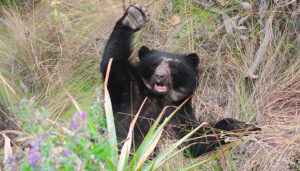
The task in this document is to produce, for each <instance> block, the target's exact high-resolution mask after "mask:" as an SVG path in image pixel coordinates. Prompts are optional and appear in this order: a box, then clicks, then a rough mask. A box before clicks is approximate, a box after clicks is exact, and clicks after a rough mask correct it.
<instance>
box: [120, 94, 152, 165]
mask: <svg viewBox="0 0 300 171" xmlns="http://www.w3.org/2000/svg"><path fill="white" fill-rule="evenodd" d="M147 99H148V98H147V97H146V98H145V100H144V101H143V103H142V105H141V107H140V109H139V111H138V112H137V114H136V115H135V116H134V118H133V120H132V122H131V123H130V127H129V131H128V135H127V138H126V142H125V143H124V145H123V148H122V150H121V154H120V157H119V163H118V169H117V170H118V171H123V170H125V168H126V166H127V163H128V157H129V153H130V148H131V143H132V138H133V136H132V135H133V128H134V125H135V123H136V120H137V118H138V116H139V115H140V113H141V110H142V108H143V107H144V105H145V103H146V101H147Z"/></svg>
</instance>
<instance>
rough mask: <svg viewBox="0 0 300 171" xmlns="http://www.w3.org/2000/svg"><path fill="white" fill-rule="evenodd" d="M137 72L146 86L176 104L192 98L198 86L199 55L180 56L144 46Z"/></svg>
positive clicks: (140, 51)
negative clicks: (189, 97)
mask: <svg viewBox="0 0 300 171" xmlns="http://www.w3.org/2000/svg"><path fill="white" fill-rule="evenodd" d="M139 59H140V61H139V62H138V64H137V70H138V73H139V74H140V76H141V78H142V80H143V82H144V84H145V86H146V87H147V88H148V89H149V90H150V92H152V93H153V94H154V95H156V96H158V97H162V98H163V99H164V100H167V101H169V102H176V101H179V100H181V99H183V98H186V97H188V96H190V95H191V94H192V93H193V91H194V89H195V88H196V86H197V74H198V73H197V69H196V67H197V65H198V63H199V58H198V56H197V54H190V55H180V54H173V53H167V52H161V51H157V50H150V49H148V48H147V47H145V46H143V47H142V48H141V49H140V50H139Z"/></svg>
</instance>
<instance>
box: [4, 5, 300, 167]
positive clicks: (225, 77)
mask: <svg viewBox="0 0 300 171" xmlns="http://www.w3.org/2000/svg"><path fill="white" fill-rule="evenodd" d="M138 2H141V3H143V2H144V1H138ZM247 2H248V1H247ZM261 2H264V1H251V2H249V5H250V6H251V8H250V9H246V8H245V7H243V6H242V5H241V4H240V3H239V1H216V2H215V1H201V2H200V1H192V0H172V1H165V0H157V1H153V2H152V3H151V4H150V6H149V11H150V13H151V21H150V23H149V24H148V25H147V26H146V28H144V29H143V30H141V31H140V32H139V33H138V34H137V37H136V40H137V44H136V45H135V51H134V53H133V60H137V58H136V56H137V52H136V49H138V47H140V46H142V45H147V46H149V47H151V48H156V49H160V50H166V51H171V52H178V53H191V52H197V53H198V54H199V56H200V60H201V63H200V65H199V70H200V71H201V75H200V78H199V88H198V90H197V91H196V92H195V96H194V98H193V106H194V109H195V113H196V115H197V116H198V118H199V120H200V121H201V122H204V121H205V122H208V123H212V122H213V121H215V120H218V119H221V118H225V117H233V118H236V119H239V120H243V121H248V122H252V123H256V124H258V125H259V126H260V127H262V128H263V131H262V132H261V134H259V135H251V136H248V137H244V138H242V139H240V141H237V142H236V143H235V144H234V146H233V148H232V150H229V151H228V152H226V153H225V154H224V155H223V156H221V157H218V159H216V160H212V161H210V162H208V163H206V164H204V165H202V166H201V167H200V168H198V169H206V170H220V169H223V170H251V169H254V170H256V169H258V170H287V169H289V168H291V169H295V168H297V167H298V168H299V163H297V161H299V150H298V149H299V103H300V101H299V99H300V95H299V90H300V87H299V85H300V52H299V49H300V47H299V46H300V44H299V35H298V34H299V32H300V24H299V23H300V21H299V18H300V17H299V11H297V9H299V5H298V4H295V2H293V1H291V3H286V2H284V1H280V2H279V1H278V2H277V1H276V2H275V1H274V2H273V1H272V3H270V4H269V5H268V6H263V5H261V4H262V3H261ZM32 7H33V8H32V9H31V10H30V11H26V12H25V11H19V10H18V9H17V10H16V9H15V8H10V7H5V8H4V7H3V8H1V17H0V32H1V34H0V103H1V105H3V106H5V107H6V109H7V111H8V112H9V114H10V115H11V116H13V117H14V119H13V120H14V121H16V120H18V119H19V118H18V117H19V116H18V115H17V113H19V111H20V110H19V108H18V106H19V104H20V103H22V102H23V101H22V100H23V99H32V101H33V103H34V104H35V105H36V106H44V107H45V108H46V109H47V111H49V116H48V117H49V118H51V119H52V120H56V119H57V121H63V120H70V119H69V118H71V115H73V114H74V113H75V112H76V108H75V107H74V105H73V104H72V102H71V100H69V95H68V93H67V92H69V94H70V95H71V96H72V97H73V98H74V100H76V101H77V102H78V104H80V106H82V108H83V110H87V109H88V106H91V105H92V104H93V102H94V101H95V99H97V98H100V97H101V96H102V94H101V91H98V89H97V88H98V87H101V79H102V78H101V77H100V74H99V72H98V71H99V61H100V59H101V53H102V50H103V47H104V45H105V42H106V40H107V39H108V36H109V34H110V32H111V30H112V27H113V25H114V24H115V22H116V20H117V19H118V18H119V17H120V16H121V15H122V12H123V11H122V4H121V3H120V2H119V1H101V2H100V1H96V0H88V1H84V0H78V1H66V0H59V1H50V0H49V1H48V0H45V1H41V2H40V3H38V4H35V5H34V6H32ZM262 9H264V10H262ZM224 13H226V14H227V15H228V17H229V20H227V21H231V22H235V23H237V24H238V23H239V22H240V23H241V24H240V25H237V26H238V27H232V32H231V31H230V29H229V28H230V24H229V25H228V22H224V18H223V16H224ZM271 15H272V16H273V20H272V30H271V33H272V34H271V39H270V42H269V43H268V45H267V48H266V51H265V53H264V56H263V58H262V62H261V63H260V65H259V67H258V68H257V70H256V72H255V74H256V75H258V78H256V79H252V78H250V79H249V78H245V75H246V73H247V70H248V68H250V66H251V65H252V64H253V61H254V60H253V57H254V56H255V54H256V52H257V50H258V49H259V47H260V46H261V44H262V42H263V39H264V36H265V29H266V27H265V24H266V21H267V19H268V18H269V17H270V16H271ZM242 19H245V21H244V22H242V21H241V20H242ZM231 26H232V25H231ZM241 26H244V27H246V28H247V29H244V30H243V29H240V28H241ZM99 100H100V101H101V98H100V99H99ZM0 113H1V112H0ZM164 138H165V140H162V141H165V142H166V143H168V142H169V143H171V142H173V140H168V136H166V135H163V136H162V138H161V139H164ZM166 143H165V144H166ZM165 144H162V145H160V149H167V148H168V147H169V146H167V147H166V146H165ZM212 153H214V152H212ZM215 153H216V154H219V151H217V152H215ZM210 155H212V156H214V154H208V155H206V156H203V157H199V158H197V159H185V158H184V157H183V155H182V154H178V155H176V156H175V157H174V158H173V159H171V160H169V161H168V162H166V163H164V168H168V169H169V170H174V169H178V168H186V167H187V166H190V165H191V164H195V163H197V162H199V161H202V160H206V159H207V157H208V156H210ZM195 169H197V167H196V168H195Z"/></svg>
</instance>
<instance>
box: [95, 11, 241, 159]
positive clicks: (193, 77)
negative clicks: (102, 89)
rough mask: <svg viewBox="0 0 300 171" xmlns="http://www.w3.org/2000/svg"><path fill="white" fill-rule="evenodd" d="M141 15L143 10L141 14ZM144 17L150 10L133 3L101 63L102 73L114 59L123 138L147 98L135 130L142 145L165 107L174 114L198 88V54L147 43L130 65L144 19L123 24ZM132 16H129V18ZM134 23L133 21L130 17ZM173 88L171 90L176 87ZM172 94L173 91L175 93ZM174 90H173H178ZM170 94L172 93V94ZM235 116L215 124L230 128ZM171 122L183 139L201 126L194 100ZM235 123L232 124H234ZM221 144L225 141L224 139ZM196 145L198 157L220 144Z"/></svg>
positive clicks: (112, 83)
mask: <svg viewBox="0 0 300 171" xmlns="http://www.w3.org/2000/svg"><path fill="white" fill-rule="evenodd" d="M139 13H140V14H139ZM129 14H130V15H131V16H134V17H139V15H141V16H143V17H144V18H145V19H144V22H145V23H146V22H147V20H148V19H147V18H146V17H147V16H148V13H147V11H145V9H141V7H140V6H136V5H134V6H130V7H129V9H127V11H126V12H125V14H124V16H123V17H122V18H121V19H120V20H119V21H117V23H116V25H115V27H114V29H113V31H112V33H111V35H110V37H109V40H108V42H107V44H106V47H105V50H104V54H103V59H102V61H101V73H102V75H103V78H104V77H105V74H106V69H107V65H108V61H109V59H110V58H113V62H112V68H111V71H110V77H109V82H108V90H109V93H110V96H111V101H112V106H113V112H114V116H115V123H116V131H117V136H118V138H119V140H124V139H125V138H126V136H127V132H128V130H129V125H130V122H131V120H132V118H133V117H132V116H133V115H134V114H136V113H137V111H138V109H139V107H140V105H141V103H142V101H143V100H144V99H145V98H146V97H148V100H147V101H146V103H145V105H144V107H143V109H142V111H141V114H140V117H139V118H138V120H137V123H136V126H135V130H134V142H135V145H136V146H139V145H140V143H141V142H142V141H143V138H144V136H145V135H146V134H147V132H148V130H149V128H150V127H151V125H152V123H153V121H154V120H155V119H156V118H157V117H158V115H159V114H160V113H161V111H162V110H163V108H164V107H166V106H171V107H169V108H168V109H167V110H166V112H165V114H164V117H166V116H168V115H169V114H171V112H172V111H173V110H174V109H175V107H174V106H178V105H180V104H181V103H182V102H183V101H184V100H185V99H186V98H188V97H189V96H191V95H192V94H193V92H194V90H195V89H196V87H197V76H198V72H197V69H196V67H197V65H198V63H199V58H198V56H197V54H195V53H193V54H189V55H184V54H174V53H168V52H162V51H158V50H150V49H149V48H147V47H145V46H143V47H141V48H140V50H139V52H138V55H139V59H140V61H139V62H137V63H134V64H131V63H130V62H129V60H128V58H129V56H130V55H131V53H132V46H131V44H132V40H133V38H134V33H135V32H136V31H137V30H140V29H141V28H142V27H143V25H144V24H145V23H141V24H140V25H137V27H136V26H134V29H133V28H131V26H130V25H128V24H124V22H123V20H124V19H125V18H126V17H128V16H129ZM131 20H132V19H131V18H126V21H127V22H128V21H129V22H130V21H131ZM132 23H135V21H132ZM172 90H173V91H172ZM171 92H172V93H173V95H172V93H171ZM174 92H175V93H174ZM168 93H169V94H168ZM240 123H243V122H238V121H236V120H234V119H224V120H221V121H219V122H218V123H217V124H215V128H218V129H224V130H231V128H233V127H234V128H240V127H238V126H239V125H242V124H240ZM169 125H172V126H173V127H172V128H173V130H174V131H175V133H176V134H177V137H178V138H181V137H183V136H184V135H186V134H187V133H189V131H190V130H192V129H193V128H195V127H196V126H198V125H199V123H198V121H197V120H196V118H195V116H194V113H193V109H192V106H191V100H189V101H188V102H187V103H186V104H185V105H184V106H183V107H182V108H181V109H180V110H179V111H178V112H177V114H176V115H175V116H174V117H173V118H172V120H171V121H170V123H169ZM231 125H234V126H231ZM205 133H210V134H211V131H208V132H207V131H205V130H204V129H202V130H199V131H198V132H197V133H196V134H194V135H193V137H192V138H196V137H199V136H203V135H204V134H205ZM221 143H224V142H223V141H222V142H221ZM187 144H193V145H192V146H191V147H190V148H189V151H190V154H191V156H193V157H197V156H199V155H201V154H203V153H205V152H207V151H209V150H212V149H213V148H214V147H215V146H217V145H218V142H217V140H216V138H215V137H213V136H211V137H208V138H201V139H196V140H193V141H190V142H188V143H187Z"/></svg>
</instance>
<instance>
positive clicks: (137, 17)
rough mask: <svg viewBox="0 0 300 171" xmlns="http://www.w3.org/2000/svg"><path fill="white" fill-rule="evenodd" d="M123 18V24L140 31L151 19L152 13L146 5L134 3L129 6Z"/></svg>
mask: <svg viewBox="0 0 300 171" xmlns="http://www.w3.org/2000/svg"><path fill="white" fill-rule="evenodd" d="M122 19H123V21H122V24H123V25H124V26H127V27H129V28H130V29H132V30H134V31H138V30H140V29H141V28H143V27H144V26H145V24H146V23H147V22H148V21H149V19H150V15H149V12H148V10H147V9H146V7H144V6H141V5H139V4H134V5H131V6H129V7H128V8H127V10H126V12H125V14H124V16H123V17H122Z"/></svg>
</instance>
